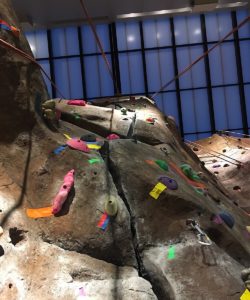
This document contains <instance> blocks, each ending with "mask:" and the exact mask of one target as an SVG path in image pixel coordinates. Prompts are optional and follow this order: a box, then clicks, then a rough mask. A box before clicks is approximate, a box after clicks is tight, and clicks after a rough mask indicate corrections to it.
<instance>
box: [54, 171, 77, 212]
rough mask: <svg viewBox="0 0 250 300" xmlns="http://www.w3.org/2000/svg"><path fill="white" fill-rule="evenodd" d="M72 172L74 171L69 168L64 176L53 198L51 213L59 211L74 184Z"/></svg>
mask: <svg viewBox="0 0 250 300" xmlns="http://www.w3.org/2000/svg"><path fill="white" fill-rule="evenodd" d="M74 173H75V171H74V170H71V171H69V172H68V173H67V174H66V175H65V176H64V180H63V184H62V185H61V187H60V189H59V192H58V194H57V195H56V196H55V198H54V199H53V204H52V213H53V215H55V214H57V213H59V211H60V210H61V209H62V206H63V204H64V202H65V201H66V199H67V197H68V194H69V192H70V190H71V188H72V187H73V185H74Z"/></svg>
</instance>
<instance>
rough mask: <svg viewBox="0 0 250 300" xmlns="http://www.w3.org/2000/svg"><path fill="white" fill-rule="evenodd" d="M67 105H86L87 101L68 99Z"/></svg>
mask: <svg viewBox="0 0 250 300" xmlns="http://www.w3.org/2000/svg"><path fill="white" fill-rule="evenodd" d="M67 104H68V105H76V106H86V104H87V102H86V101H84V100H69V101H68V102H67Z"/></svg>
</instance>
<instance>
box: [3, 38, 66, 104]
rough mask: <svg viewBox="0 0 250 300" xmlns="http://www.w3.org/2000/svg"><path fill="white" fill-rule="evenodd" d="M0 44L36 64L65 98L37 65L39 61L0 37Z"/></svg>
mask: <svg viewBox="0 0 250 300" xmlns="http://www.w3.org/2000/svg"><path fill="white" fill-rule="evenodd" d="M0 46H2V47H4V48H6V49H8V50H12V51H14V52H15V53H16V54H18V55H19V56H21V57H23V58H25V59H26V60H28V61H30V62H32V63H33V64H34V65H36V66H37V67H38V68H39V69H40V70H41V71H42V72H43V74H44V75H45V76H46V77H47V78H48V80H49V81H50V82H51V84H52V86H53V87H54V88H55V89H56V91H57V92H58V94H59V95H60V96H61V97H62V98H64V99H65V97H64V96H63V94H62V93H61V92H60V90H59V89H58V87H57V86H56V84H55V83H54V82H53V81H52V79H51V78H50V77H49V75H48V74H47V73H46V72H45V70H44V69H43V68H42V66H40V65H39V63H38V62H37V61H36V60H35V59H34V58H33V57H32V56H30V55H29V54H27V53H25V52H24V51H22V50H20V49H18V48H16V47H15V46H13V45H11V44H10V43H8V42H6V41H4V40H2V39H0Z"/></svg>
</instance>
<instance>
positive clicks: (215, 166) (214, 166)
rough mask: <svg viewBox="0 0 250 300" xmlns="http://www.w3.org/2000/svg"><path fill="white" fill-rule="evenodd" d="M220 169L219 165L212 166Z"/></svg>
mask: <svg viewBox="0 0 250 300" xmlns="http://www.w3.org/2000/svg"><path fill="white" fill-rule="evenodd" d="M220 167H221V165H219V164H218V165H213V168H220Z"/></svg>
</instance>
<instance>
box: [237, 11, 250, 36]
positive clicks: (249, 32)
mask: <svg viewBox="0 0 250 300" xmlns="http://www.w3.org/2000/svg"><path fill="white" fill-rule="evenodd" d="M248 16H249V12H248V11H247V10H246V9H244V10H238V11H237V22H238V24H240V23H241V22H242V21H243V20H244V19H246V18H247V17H248ZM238 33H239V37H240V38H250V24H249V21H248V22H247V23H246V24H245V25H244V26H242V27H241V28H240V29H239V31H238Z"/></svg>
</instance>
